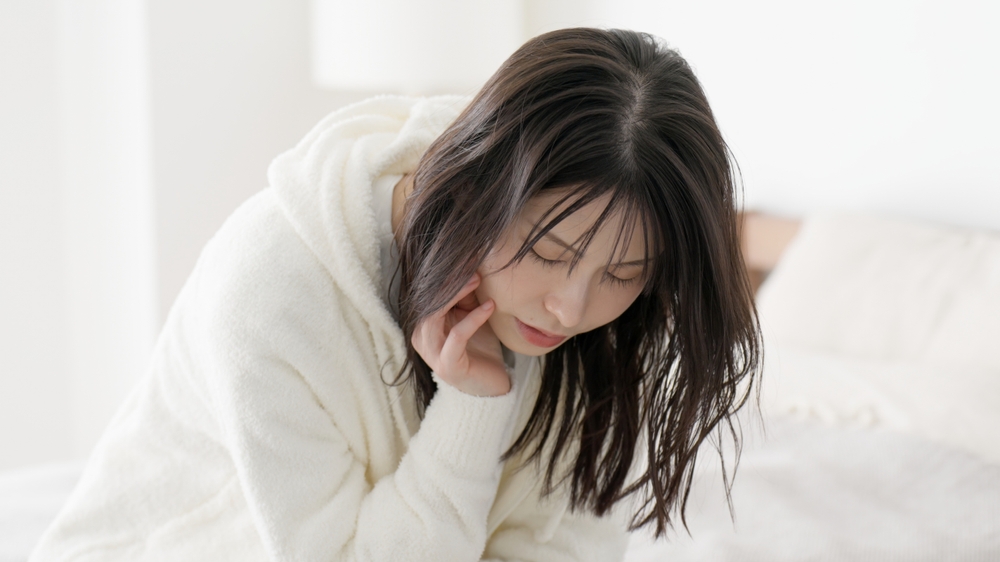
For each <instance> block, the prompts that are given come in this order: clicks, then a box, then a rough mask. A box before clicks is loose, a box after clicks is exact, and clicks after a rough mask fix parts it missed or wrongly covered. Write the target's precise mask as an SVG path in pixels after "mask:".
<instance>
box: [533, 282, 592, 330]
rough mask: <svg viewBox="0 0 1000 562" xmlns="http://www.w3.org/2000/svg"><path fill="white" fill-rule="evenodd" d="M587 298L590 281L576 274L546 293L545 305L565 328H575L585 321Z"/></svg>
mask: <svg viewBox="0 0 1000 562" xmlns="http://www.w3.org/2000/svg"><path fill="white" fill-rule="evenodd" d="M587 298H588V283H587V282H586V280H585V279H583V276H574V278H573V279H566V280H565V281H564V282H563V283H562V284H561V285H560V286H558V287H556V288H554V289H553V290H552V291H550V292H549V293H548V294H547V295H545V299H544V301H543V305H544V306H545V309H546V310H548V311H549V312H550V313H551V314H552V315H553V316H555V317H556V319H557V320H559V323H560V324H562V326H563V327H564V328H575V327H576V326H579V325H580V323H581V322H582V321H583V317H584V314H585V313H586V310H587Z"/></svg>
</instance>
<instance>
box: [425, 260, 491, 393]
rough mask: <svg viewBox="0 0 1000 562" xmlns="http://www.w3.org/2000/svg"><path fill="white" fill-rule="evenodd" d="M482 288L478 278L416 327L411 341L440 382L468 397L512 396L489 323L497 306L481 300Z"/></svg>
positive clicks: (472, 280) (476, 276)
mask: <svg viewBox="0 0 1000 562" xmlns="http://www.w3.org/2000/svg"><path fill="white" fill-rule="evenodd" d="M479 282H480V276H479V274H478V273H476V274H474V275H473V276H472V278H471V279H470V280H469V282H468V283H466V284H465V287H462V290H461V291H459V292H458V294H457V295H455V298H453V299H452V300H451V302H449V303H448V304H447V305H446V306H445V307H444V308H442V309H441V310H439V311H438V312H435V313H434V314H432V315H430V316H428V317H427V318H424V319H423V320H422V321H421V322H420V323H419V324H417V327H416V329H415V330H413V338H412V340H411V341H412V342H413V348H414V349H416V350H417V353H419V354H420V356H421V357H422V358H423V359H424V361H426V362H427V364H428V365H429V366H430V368H431V369H432V370H433V371H434V372H435V373H437V376H438V377H439V378H440V379H441V380H443V381H445V382H446V383H448V384H450V385H451V386H453V387H455V388H457V389H458V390H460V391H462V392H464V393H466V394H471V395H474V396H501V395H503V394H507V393H508V392H510V376H509V375H508V374H507V368H506V366H505V364H504V361H503V352H502V351H501V347H500V340H499V339H497V337H496V335H495V334H494V333H493V330H492V329H491V328H490V325H489V324H487V323H486V321H487V320H488V319H489V317H490V315H491V314H493V309H494V308H495V306H496V305H495V304H494V302H493V299H490V300H487V301H486V302H484V303H482V304H480V303H479V300H478V299H476V294H475V293H474V291H475V289H476V287H478V286H479Z"/></svg>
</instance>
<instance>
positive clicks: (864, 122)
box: [533, 0, 1000, 229]
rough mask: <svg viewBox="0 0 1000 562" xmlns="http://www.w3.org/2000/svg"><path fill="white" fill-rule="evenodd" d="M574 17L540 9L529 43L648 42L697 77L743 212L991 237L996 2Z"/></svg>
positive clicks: (659, 0) (601, 11) (771, 2)
mask: <svg viewBox="0 0 1000 562" xmlns="http://www.w3.org/2000/svg"><path fill="white" fill-rule="evenodd" d="M554 1H555V2H556V3H558V4H563V5H567V4H569V3H568V2H567V0H554ZM573 4H574V7H573V8H572V9H571V8H569V7H568V6H567V8H566V9H564V10H561V11H557V12H556V13H554V14H553V12H552V10H551V9H550V10H548V11H546V10H542V9H536V12H538V13H540V16H539V19H538V20H536V21H534V22H533V25H534V30H536V31H540V30H542V29H547V28H552V27H556V26H565V25H574V24H589V25H602V26H615V27H624V28H633V29H639V30H643V31H649V32H651V33H654V34H657V35H659V36H661V37H663V38H665V39H666V40H667V42H668V43H669V44H670V45H672V46H673V47H675V48H677V49H679V50H680V52H681V54H682V55H684V57H685V58H686V59H687V60H688V61H689V62H690V63H691V64H692V65H693V66H694V67H695V70H696V72H697V73H698V76H699V78H700V79H701V80H702V83H703V85H704V87H705V90H706V92H707V93H708V97H709V101H710V102H711V103H712V107H713V109H714V111H715V112H716V117H717V119H718V121H719V123H720V126H721V128H722V129H723V133H724V135H725V136H726V138H727V139H728V141H729V143H730V145H731V146H732V148H733V150H734V152H735V153H736V156H737V159H738V161H739V163H740V165H741V167H742V171H743V174H744V179H745V185H746V201H747V204H748V205H749V206H752V207H756V208H760V209H763V210H768V211H772V212H777V213H781V214H787V215H791V216H799V217H800V216H804V215H806V214H808V213H812V212H817V211H823V210H830V209H852V210H863V211H874V212H882V213H889V214H895V215H902V216H911V217H919V218H926V219H930V220H933V221H938V222H944V223H952V224H963V225H970V226H985V227H990V228H995V229H1000V158H998V157H997V154H1000V136H998V135H997V132H998V131H1000V104H998V103H997V101H996V100H1000V72H998V71H997V69H998V68H1000V33H997V29H1000V3H997V2H993V1H989V0H955V1H944V0H935V1H925V2H912V1H909V0H841V1H839V2H833V3H831V2H800V1H795V0H755V1H753V2H744V1H740V0H703V1H699V2H690V1H684V2H682V1H678V0H671V1H663V0H583V1H582V2H580V3H573ZM542 5H543V6H544V5H545V3H544V2H543V3H542Z"/></svg>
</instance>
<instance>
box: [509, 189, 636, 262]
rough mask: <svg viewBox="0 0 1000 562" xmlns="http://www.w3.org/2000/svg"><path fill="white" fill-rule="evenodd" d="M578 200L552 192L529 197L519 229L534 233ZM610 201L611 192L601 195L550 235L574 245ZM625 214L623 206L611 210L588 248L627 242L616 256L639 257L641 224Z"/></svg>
mask: <svg viewBox="0 0 1000 562" xmlns="http://www.w3.org/2000/svg"><path fill="white" fill-rule="evenodd" d="M567 195H569V196H568V197H567ZM578 198H579V197H578V196H576V195H571V194H569V193H568V192H567V191H566V190H551V191H547V192H544V193H541V194H539V195H536V196H534V197H532V198H531V199H530V200H528V202H527V203H526V204H525V207H524V210H523V212H522V213H521V223H522V227H524V228H527V229H530V230H532V231H533V232H537V231H538V230H540V229H542V228H544V227H545V226H546V225H547V224H548V223H549V222H551V221H553V220H554V219H555V218H556V217H558V216H559V215H560V214H561V213H562V212H563V211H565V210H566V209H568V208H569V207H570V206H572V205H573V204H574V203H575V202H576V201H577V200H578ZM611 200H612V194H611V193H605V194H604V195H601V196H600V197H598V198H596V199H594V200H593V201H590V202H588V203H587V204H585V205H583V206H582V207H580V208H578V209H576V210H575V211H573V212H572V213H571V214H569V215H568V216H566V218H564V219H563V220H561V221H560V222H558V223H556V224H554V225H553V226H552V229H551V230H550V231H549V232H550V233H552V234H554V235H556V236H557V237H558V238H560V239H561V240H563V241H565V242H567V243H568V244H571V245H574V246H575V245H577V244H578V242H579V241H580V239H581V238H582V237H584V236H586V234H587V233H588V232H589V231H590V230H591V229H593V228H594V225H595V224H596V223H597V221H598V220H600V217H601V214H602V213H604V212H605V211H606V210H607V208H608V205H610V204H611ZM627 215H629V213H626V212H625V209H624V206H623V205H618V206H617V208H615V209H613V210H612V212H611V213H610V214H609V215H608V216H607V217H606V218H605V219H604V221H603V223H602V224H601V226H600V228H599V229H598V230H597V232H596V233H594V238H593V240H592V242H591V245H594V244H597V245H599V246H602V247H607V248H611V247H613V246H615V245H616V244H619V245H623V244H625V243H626V242H628V243H629V246H628V247H627V248H625V247H619V248H618V249H617V251H616V252H615V253H616V254H617V255H618V256H623V257H624V256H628V259H630V260H631V259H637V258H642V257H643V254H644V252H645V236H643V233H642V224H641V221H640V220H639V217H638V216H637V213H631V215H633V216H627Z"/></svg>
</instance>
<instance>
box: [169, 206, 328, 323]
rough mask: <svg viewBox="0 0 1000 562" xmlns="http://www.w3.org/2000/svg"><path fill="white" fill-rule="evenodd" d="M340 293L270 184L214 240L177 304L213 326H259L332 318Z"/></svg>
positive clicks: (198, 262) (228, 221) (202, 254)
mask: <svg viewBox="0 0 1000 562" xmlns="http://www.w3.org/2000/svg"><path fill="white" fill-rule="evenodd" d="M336 293H337V280H336V279H334V278H333V277H332V276H331V275H330V274H329V272H328V271H327V269H326V268H325V267H324V266H323V264H322V263H321V262H320V260H319V259H318V258H317V257H316V255H315V254H314V253H313V252H312V250H311V249H310V248H309V246H308V245H307V244H306V243H305V242H304V241H303V240H302V238H301V237H300V236H299V235H298V234H297V233H296V231H295V229H294V227H293V226H292V224H291V222H290V221H289V220H288V218H287V217H286V216H285V213H284V211H283V210H282V207H281V205H280V204H279V202H278V199H277V197H276V196H275V193H274V191H273V189H270V188H268V189H265V190H263V191H261V192H259V193H257V194H255V195H254V196H252V197H250V198H249V199H248V200H247V201H245V202H244V203H243V204H242V205H240V207H239V208H237V209H236V211H234V212H233V214H232V215H230V216H229V218H228V219H227V220H226V221H225V223H223V225H222V227H221V228H220V229H219V230H218V231H217V232H216V234H215V235H214V236H213V237H212V238H211V239H210V240H209V242H208V243H207V244H206V246H205V247H204V249H203V250H202V252H201V255H200V256H199V258H198V261H197V264H196V265H195V268H194V271H193V272H192V273H191V276H190V277H189V279H188V282H187V284H186V285H185V287H184V289H183V290H182V292H181V295H180V296H179V297H178V301H177V303H176V305H175V306H177V307H180V308H182V309H184V310H185V311H186V312H187V314H188V315H194V316H196V317H198V319H199V323H200V324H202V325H204V326H205V327H206V329H219V330H224V331H232V330H234V329H238V328H239V327H245V328H248V329H249V328H250V327H253V329H255V330H256V329H260V328H262V327H264V326H268V325H269V326H272V327H273V328H277V327H278V323H286V322H289V321H291V322H301V319H302V318H303V317H307V316H308V317H319V316H322V317H330V316H332V314H331V312H333V309H334V308H335V307H336V306H338V304H339V301H338V299H337V298H336ZM237 320H238V321H237Z"/></svg>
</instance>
